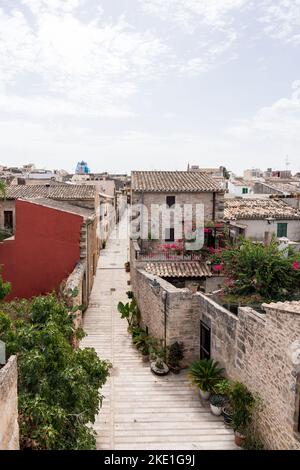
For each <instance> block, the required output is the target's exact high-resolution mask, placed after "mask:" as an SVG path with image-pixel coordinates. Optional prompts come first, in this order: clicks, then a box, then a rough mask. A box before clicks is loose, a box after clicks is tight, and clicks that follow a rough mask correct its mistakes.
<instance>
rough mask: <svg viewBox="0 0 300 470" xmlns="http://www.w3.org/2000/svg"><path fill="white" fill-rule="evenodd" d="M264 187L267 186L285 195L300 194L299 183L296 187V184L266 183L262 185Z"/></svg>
mask: <svg viewBox="0 0 300 470" xmlns="http://www.w3.org/2000/svg"><path fill="white" fill-rule="evenodd" d="M264 185H265V186H268V187H269V188H271V189H275V190H277V191H281V192H282V193H287V194H294V193H300V185H299V182H298V184H297V185H296V184H292V183H281V182H273V181H267V182H266V183H264Z"/></svg>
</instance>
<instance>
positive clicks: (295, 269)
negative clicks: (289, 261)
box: [292, 261, 300, 271]
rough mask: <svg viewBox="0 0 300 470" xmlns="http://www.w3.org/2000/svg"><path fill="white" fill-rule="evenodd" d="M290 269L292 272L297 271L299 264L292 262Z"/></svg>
mask: <svg viewBox="0 0 300 470" xmlns="http://www.w3.org/2000/svg"><path fill="white" fill-rule="evenodd" d="M292 268H293V269H294V271H297V270H298V269H300V263H299V262H298V261H294V262H293V265H292Z"/></svg>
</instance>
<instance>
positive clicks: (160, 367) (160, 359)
mask: <svg viewBox="0 0 300 470" xmlns="http://www.w3.org/2000/svg"><path fill="white" fill-rule="evenodd" d="M150 351H151V352H150V359H151V363H150V368H151V371H152V372H153V373H154V374H156V375H159V376H163V375H167V374H168V373H169V371H170V369H169V367H168V366H167V364H166V363H165V361H164V358H165V350H164V348H163V347H162V346H161V342H160V341H159V340H158V339H156V338H152V339H151V346H150Z"/></svg>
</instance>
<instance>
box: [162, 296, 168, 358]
mask: <svg viewBox="0 0 300 470" xmlns="http://www.w3.org/2000/svg"><path fill="white" fill-rule="evenodd" d="M162 299H163V301H164V348H165V361H166V359H167V357H166V356H167V301H168V293H167V292H166V291H164V292H163V293H162Z"/></svg>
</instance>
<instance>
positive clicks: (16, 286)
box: [0, 201, 83, 300]
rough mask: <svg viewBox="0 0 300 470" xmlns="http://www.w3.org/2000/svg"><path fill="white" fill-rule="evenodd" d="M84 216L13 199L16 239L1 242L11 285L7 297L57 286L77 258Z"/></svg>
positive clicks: (1, 256)
mask: <svg viewBox="0 0 300 470" xmlns="http://www.w3.org/2000/svg"><path fill="white" fill-rule="evenodd" d="M82 223H83V218H82V217H81V216H78V215H74V214H70V213H68V212H62V211H59V210H56V209H51V208H48V207H44V206H41V205H37V204H34V203H31V202H27V201H26V202H25V201H17V202H16V231H15V239H14V240H8V241H4V242H3V243H0V265H2V276H3V279H4V280H5V281H9V282H11V284H12V292H11V294H10V296H9V297H7V300H10V299H13V298H30V297H33V296H36V295H40V294H46V293H49V292H51V291H53V290H54V289H55V290H56V289H58V288H59V286H60V284H61V282H62V281H63V280H64V279H65V278H66V277H68V275H69V274H70V273H71V272H72V271H73V269H74V268H75V265H76V263H77V262H78V261H79V260H80V228H81V225H82Z"/></svg>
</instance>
